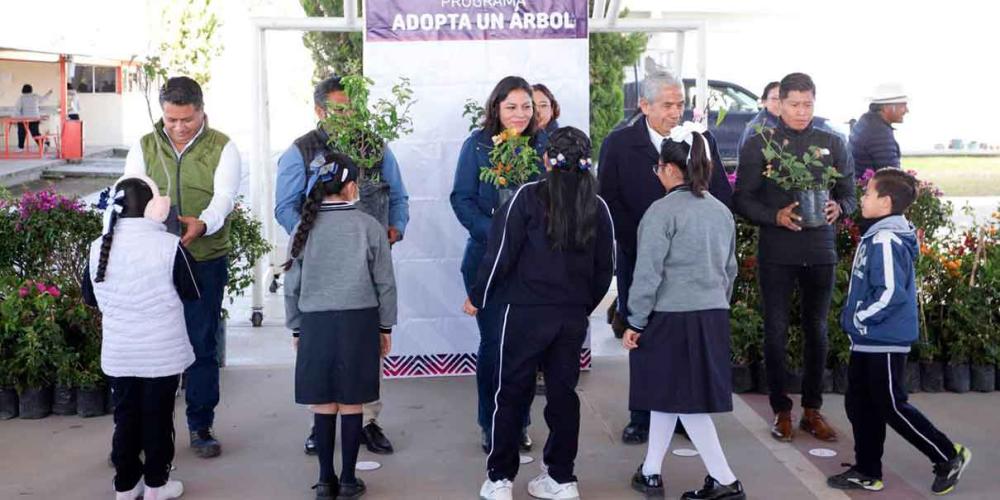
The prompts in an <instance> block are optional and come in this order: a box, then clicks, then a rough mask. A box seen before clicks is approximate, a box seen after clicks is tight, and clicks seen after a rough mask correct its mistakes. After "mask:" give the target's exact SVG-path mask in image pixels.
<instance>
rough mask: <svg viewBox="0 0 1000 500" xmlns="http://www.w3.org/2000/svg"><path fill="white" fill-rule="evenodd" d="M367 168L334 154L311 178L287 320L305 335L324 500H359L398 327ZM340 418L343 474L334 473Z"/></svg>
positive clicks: (300, 364) (305, 375)
mask: <svg viewBox="0 0 1000 500" xmlns="http://www.w3.org/2000/svg"><path fill="white" fill-rule="evenodd" d="M358 173H359V172H358V167H357V166H356V165H355V164H354V162H353V161H351V159H350V158H348V157H347V156H345V155H342V154H339V153H332V154H330V155H328V157H327V162H326V163H325V164H324V165H322V166H321V167H320V168H319V169H318V172H316V173H315V174H314V175H312V176H310V181H309V185H308V186H307V187H306V193H308V195H307V196H308V198H307V200H306V202H305V205H304V206H303V207H302V218H301V220H300V222H299V224H298V225H297V226H296V229H295V232H294V236H293V237H292V240H291V242H290V250H289V261H288V262H286V263H285V270H286V274H285V312H286V322H287V326H288V327H289V329H291V330H292V332H293V335H295V336H296V340H295V343H296V346H297V354H296V358H295V402H296V403H298V404H303V405H311V408H312V411H313V413H314V425H315V429H316V448H317V450H316V451H317V458H318V459H319V469H320V471H319V482H318V483H317V484H316V485H315V486H314V487H313V488H314V489H315V490H316V499H317V500H321V499H332V498H341V499H345V498H358V497H360V496H362V495H363V494H364V493H365V491H366V486H365V483H364V482H363V481H362V480H361V479H358V478H357V477H355V475H354V468H355V465H356V463H357V459H358V448H359V447H360V444H361V428H362V425H361V424H362V422H361V420H362V416H361V405H362V404H364V403H368V402H371V401H375V400H377V399H378V398H379V371H380V369H381V358H382V356H385V355H386V354H387V353H388V352H389V350H390V348H391V344H392V341H391V337H390V334H391V333H392V326H393V325H394V324H395V323H396V282H395V278H394V276H393V270H392V258H391V257H390V254H389V240H388V238H387V237H386V233H385V230H384V229H383V228H382V226H381V225H380V224H379V222H378V221H377V220H375V218H374V217H372V216H370V215H367V214H365V213H363V212H361V211H360V210H358V209H357V208H356V206H355V202H356V201H357V199H358V183H357V179H358ZM337 414H340V426H341V429H340V430H341V467H342V468H341V475H340V478H339V480H338V478H337V475H336V472H335V471H334V466H333V453H334V444H335V442H336V426H337Z"/></svg>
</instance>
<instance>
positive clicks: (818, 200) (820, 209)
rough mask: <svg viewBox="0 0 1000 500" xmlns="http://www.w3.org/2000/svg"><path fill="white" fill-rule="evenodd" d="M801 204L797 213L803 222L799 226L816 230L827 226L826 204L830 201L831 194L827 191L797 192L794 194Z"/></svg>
mask: <svg viewBox="0 0 1000 500" xmlns="http://www.w3.org/2000/svg"><path fill="white" fill-rule="evenodd" d="M792 195H793V196H794V197H795V201H797V202H799V206H798V208H797V211H798V213H799V216H801V217H802V220H801V221H799V225H800V226H802V227H804V228H814V227H821V226H825V225H827V223H826V202H827V201H829V200H830V192H829V191H826V190H807V191H795V192H793V193H792Z"/></svg>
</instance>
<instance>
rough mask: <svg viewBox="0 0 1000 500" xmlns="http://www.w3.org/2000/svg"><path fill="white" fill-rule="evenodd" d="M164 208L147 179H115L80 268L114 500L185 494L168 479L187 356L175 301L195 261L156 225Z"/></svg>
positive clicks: (191, 293)
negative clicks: (103, 394)
mask: <svg viewBox="0 0 1000 500" xmlns="http://www.w3.org/2000/svg"><path fill="white" fill-rule="evenodd" d="M169 210H170V199H169V198H166V197H161V196H159V190H158V189H157V187H156V184H155V183H154V182H153V181H152V180H151V179H149V178H148V177H145V176H126V177H123V178H122V179H120V180H119V181H118V182H116V183H115V186H114V189H113V190H112V196H111V202H110V203H109V204H108V208H107V210H105V213H104V231H103V235H102V236H101V237H100V238H98V239H96V240H94V241H93V242H92V243H91V244H90V258H89V260H88V263H87V267H86V270H85V271H84V279H83V298H84V302H85V303H87V304H89V305H91V306H95V307H98V308H100V310H101V313H102V322H101V325H102V326H101V329H102V334H103V337H102V340H101V370H102V371H104V373H105V374H107V375H108V376H109V378H110V383H111V394H112V396H111V397H112V400H113V401H112V402H113V404H114V412H115V431H114V436H113V437H112V441H111V461H112V463H113V464H114V466H115V479H114V487H115V498H116V499H117V500H134V499H135V498H137V497H138V496H139V495H143V494H144V495H145V498H146V499H147V500H164V499H168V498H177V497H179V496H180V495H181V494H183V492H184V487H183V485H182V484H181V482H180V481H174V480H170V479H169V476H170V467H171V462H172V461H173V458H174V394H175V393H176V392H177V385H178V383H179V381H180V374H181V373H183V372H184V370H185V369H186V368H187V367H188V366H190V365H191V363H193V362H194V360H195V356H194V350H193V349H192V347H191V341H190V340H189V339H188V333H187V327H186V326H185V322H184V307H183V304H182V302H181V301H182V300H196V299H198V298H199V297H200V293H199V288H198V284H197V280H196V278H195V275H194V273H193V271H192V268H193V264H192V263H193V261H194V259H193V258H192V257H191V254H189V253H188V251H187V250H186V249H185V248H184V247H183V246H182V245H181V242H180V238H178V237H177V236H175V235H173V234H171V233H169V232H167V228H166V226H165V225H164V224H163V221H164V220H166V217H167V213H168V212H169ZM138 325H141V327H139V326H138ZM140 453H141V454H143V455H144V459H145V461H143V460H142V459H140ZM141 479H145V481H141ZM144 489H145V492H143V490H144Z"/></svg>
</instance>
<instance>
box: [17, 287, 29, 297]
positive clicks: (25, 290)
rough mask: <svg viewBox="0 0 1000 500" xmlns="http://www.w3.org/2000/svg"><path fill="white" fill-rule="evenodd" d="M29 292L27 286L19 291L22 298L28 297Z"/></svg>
mask: <svg viewBox="0 0 1000 500" xmlns="http://www.w3.org/2000/svg"><path fill="white" fill-rule="evenodd" d="M28 293H29V292H28V289H27V288H21V289H20V290H18V291H17V294H18V295H20V296H21V298H22V299H23V298H25V297H27V296H28Z"/></svg>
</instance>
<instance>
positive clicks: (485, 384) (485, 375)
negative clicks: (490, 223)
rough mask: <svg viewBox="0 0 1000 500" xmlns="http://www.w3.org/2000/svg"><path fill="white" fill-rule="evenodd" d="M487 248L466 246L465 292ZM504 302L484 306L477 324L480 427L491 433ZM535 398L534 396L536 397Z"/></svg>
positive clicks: (470, 285)
mask: <svg viewBox="0 0 1000 500" xmlns="http://www.w3.org/2000/svg"><path fill="white" fill-rule="evenodd" d="M485 252H486V248H485V247H483V246H482V245H480V244H478V243H475V242H473V241H471V240H470V241H469V243H467V244H466V247H465V255H464V257H463V259H462V281H463V282H464V283H465V293H469V291H470V290H471V289H472V285H474V284H475V281H476V273H477V272H478V270H479V262H480V261H482V260H483V254H484V253H485ZM503 311H504V307H503V306H502V305H499V304H497V305H492V306H490V307H484V308H483V309H481V310H480V311H479V314H477V315H476V325H477V326H479V351H478V352H477V354H476V386H477V389H478V395H479V416H478V420H479V427H480V428H482V429H483V431H485V432H490V429H491V427H490V426H491V425H492V424H491V422H492V419H493V409H494V408H495V404H494V401H493V396H494V395H495V394H496V392H497V370H498V369H499V367H500V364H499V360H500V329H501V328H502V326H503ZM532 399H534V396H532ZM530 423H531V415H530V414H526V415H525V416H524V427H525V428H527V427H528V425H529V424H530Z"/></svg>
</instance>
